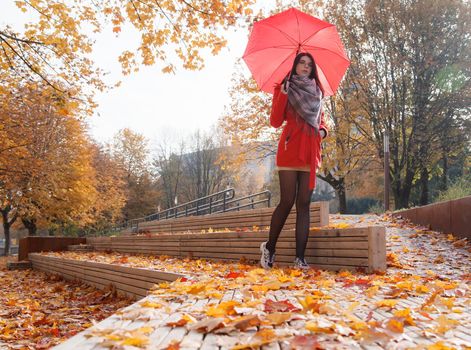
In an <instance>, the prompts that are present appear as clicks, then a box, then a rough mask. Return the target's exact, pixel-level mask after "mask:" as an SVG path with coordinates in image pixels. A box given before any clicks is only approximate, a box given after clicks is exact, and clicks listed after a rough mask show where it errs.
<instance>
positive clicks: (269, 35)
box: [243, 8, 350, 96]
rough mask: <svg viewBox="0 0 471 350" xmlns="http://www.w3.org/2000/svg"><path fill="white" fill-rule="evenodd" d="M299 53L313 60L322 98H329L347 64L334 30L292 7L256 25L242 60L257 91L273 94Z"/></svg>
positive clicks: (328, 24) (323, 22) (348, 61)
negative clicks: (310, 56) (321, 90)
mask: <svg viewBox="0 0 471 350" xmlns="http://www.w3.org/2000/svg"><path fill="white" fill-rule="evenodd" d="M299 52H309V53H310V54H311V55H312V56H313V57H314V60H315V61H316V66H317V74H318V76H319V81H320V84H321V85H322V88H323V90H324V96H331V95H333V94H334V93H335V91H336V90H337V88H338V86H339V84H340V81H341V80H342V77H343V76H344V74H345V71H346V70H347V68H348V66H349V65H350V60H349V59H348V57H347V55H346V53H345V49H344V47H343V45H342V42H341V40H340V37H339V35H338V33H337V29H336V28H335V26H334V25H333V24H330V23H328V22H325V21H322V20H320V19H318V18H315V17H312V16H310V15H308V14H306V13H304V12H301V11H299V10H297V9H295V8H291V9H289V10H286V11H283V12H281V13H278V14H276V15H274V16H271V17H268V18H266V19H264V20H261V21H258V22H256V23H255V24H254V26H253V29H252V33H251V34H250V38H249V42H248V44H247V47H246V49H245V53H244V56H243V59H244V61H245V63H246V64H247V66H248V67H249V69H250V71H251V72H252V75H253V77H254V79H255V81H256V82H257V84H258V86H259V87H260V89H261V90H263V91H266V92H269V93H273V89H274V87H275V84H279V83H281V81H282V80H283V79H284V77H285V76H286V75H287V74H288V73H289V72H290V70H291V68H292V66H293V62H294V59H295V58H296V55H297V53H299Z"/></svg>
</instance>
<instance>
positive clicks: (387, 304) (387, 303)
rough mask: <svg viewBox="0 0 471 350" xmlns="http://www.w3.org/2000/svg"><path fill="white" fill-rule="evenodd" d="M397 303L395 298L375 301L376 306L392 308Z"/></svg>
mask: <svg viewBox="0 0 471 350" xmlns="http://www.w3.org/2000/svg"><path fill="white" fill-rule="evenodd" d="M396 304H397V300H380V301H377V302H376V306H378V307H383V306H385V307H390V308H393V307H394V306H396Z"/></svg>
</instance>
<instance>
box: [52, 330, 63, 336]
mask: <svg viewBox="0 0 471 350" xmlns="http://www.w3.org/2000/svg"><path fill="white" fill-rule="evenodd" d="M51 334H52V335H53V336H54V337H60V335H61V332H60V331H59V329H58V328H53V329H51Z"/></svg>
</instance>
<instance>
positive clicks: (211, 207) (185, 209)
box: [116, 188, 271, 231]
mask: <svg viewBox="0 0 471 350" xmlns="http://www.w3.org/2000/svg"><path fill="white" fill-rule="evenodd" d="M234 196H235V191H234V189H233V188H229V189H226V190H224V191H220V192H217V193H213V194H211V195H209V196H205V197H201V198H198V199H195V200H193V201H190V202H187V203H184V204H180V205H177V206H175V207H172V208H169V209H166V210H162V211H159V212H157V213H155V214H151V215H147V216H145V217H142V218H137V219H132V220H129V221H127V222H126V223H125V224H124V225H123V226H121V227H119V228H116V229H117V230H122V229H125V228H131V229H133V231H137V230H138V229H139V224H140V223H142V222H146V221H159V220H165V219H172V218H180V217H186V216H196V215H206V214H217V213H224V212H228V211H236V210H237V211H238V210H241V209H244V208H252V209H255V206H256V205H258V204H262V203H266V204H267V207H269V206H270V204H271V192H270V191H263V192H259V193H254V194H251V195H248V196H245V197H240V198H234Z"/></svg>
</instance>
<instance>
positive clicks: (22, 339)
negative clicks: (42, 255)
mask: <svg viewBox="0 0 471 350" xmlns="http://www.w3.org/2000/svg"><path fill="white" fill-rule="evenodd" d="M8 261H16V260H15V258H13V257H9V258H6V257H0V349H2V350H3V349H47V348H49V347H51V346H53V345H55V344H58V343H60V342H62V341H63V340H64V339H67V338H69V337H71V336H73V335H75V334H76V333H78V332H81V331H83V330H84V329H86V328H88V327H90V326H91V325H92V322H93V321H99V320H102V319H104V318H106V317H108V316H110V315H111V314H113V313H114V312H116V310H118V309H120V308H122V307H124V306H126V305H129V304H131V303H132V301H131V300H130V299H127V298H123V297H118V296H114V295H112V293H111V292H106V291H100V290H97V289H96V288H93V287H90V286H87V285H85V284H82V283H76V282H67V281H64V280H62V279H61V278H59V277H57V276H52V275H51V276H47V275H46V274H44V273H42V272H38V271H32V270H23V271H21V270H19V271H8V270H7V269H6V264H7V262H8Z"/></svg>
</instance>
